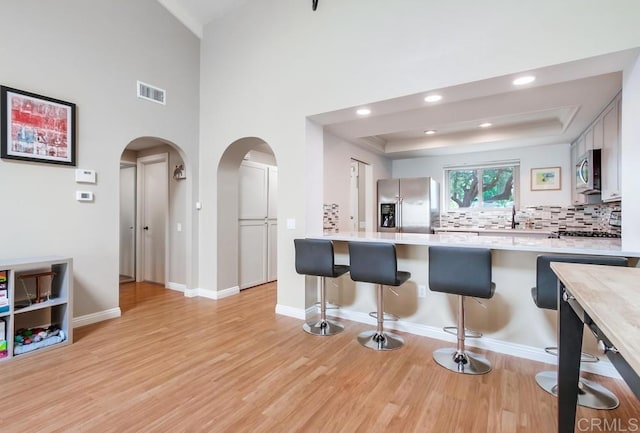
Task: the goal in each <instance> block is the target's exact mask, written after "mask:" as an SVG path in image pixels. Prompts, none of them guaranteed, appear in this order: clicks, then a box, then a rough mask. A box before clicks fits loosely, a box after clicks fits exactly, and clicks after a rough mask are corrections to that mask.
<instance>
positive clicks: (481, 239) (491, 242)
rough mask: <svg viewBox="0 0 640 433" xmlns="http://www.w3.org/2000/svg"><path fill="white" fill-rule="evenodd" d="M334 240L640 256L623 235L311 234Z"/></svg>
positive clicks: (318, 237)
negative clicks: (628, 246) (629, 248)
mask: <svg viewBox="0 0 640 433" xmlns="http://www.w3.org/2000/svg"><path fill="white" fill-rule="evenodd" d="M307 237H309V238H312V239H331V240H334V241H345V242H349V241H360V242H389V243H394V244H396V245H420V246H432V245H439V246H452V247H454V246H455V247H476V248H490V249H492V250H507V251H531V252H537V253H553V254H593V255H604V256H625V257H640V251H624V250H623V249H622V242H621V240H620V239H607V238H576V237H567V238H560V239H549V238H544V237H528V236H518V235H514V236H507V235H499V236H476V235H475V234H470V233H454V232H448V233H440V234H423V233H381V232H349V233H324V234H322V235H316V236H313V235H310V236H307Z"/></svg>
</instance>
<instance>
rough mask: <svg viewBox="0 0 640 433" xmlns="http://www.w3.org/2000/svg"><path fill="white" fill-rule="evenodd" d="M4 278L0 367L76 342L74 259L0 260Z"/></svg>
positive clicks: (1, 272) (0, 269)
mask: <svg viewBox="0 0 640 433" xmlns="http://www.w3.org/2000/svg"><path fill="white" fill-rule="evenodd" d="M0 276H4V277H5V278H6V282H5V284H4V287H5V289H4V290H5V294H4V296H6V297H7V300H8V302H6V305H5V307H4V308H0V320H2V321H3V322H4V324H2V323H0V331H2V329H1V328H4V335H3V333H2V332H0V343H2V346H0V347H2V348H4V349H5V350H2V349H0V355H1V356H2V357H0V363H1V362H4V361H7V360H10V359H13V358H20V357H23V356H28V355H29V354H32V353H41V352H43V351H45V350H50V349H53V348H57V347H61V346H64V345H67V344H70V343H72V342H73V329H72V324H71V322H72V318H73V302H72V301H73V259H72V258H69V257H37V258H25V259H9V260H3V259H0ZM1 288H2V286H0V289H1ZM0 295H2V293H0ZM18 334H19V337H18V338H16V336H17V335H18ZM3 340H4V341H6V343H3Z"/></svg>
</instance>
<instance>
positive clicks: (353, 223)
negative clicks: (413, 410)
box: [349, 159, 360, 232]
mask: <svg viewBox="0 0 640 433" xmlns="http://www.w3.org/2000/svg"><path fill="white" fill-rule="evenodd" d="M358 190H359V188H358V161H356V160H354V159H352V160H351V182H350V184H349V193H350V196H351V197H350V200H349V229H350V230H351V231H352V232H357V231H358V221H359V219H360V218H359V217H358V210H359V207H360V202H359V195H358Z"/></svg>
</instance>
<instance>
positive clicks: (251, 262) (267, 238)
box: [238, 161, 278, 289]
mask: <svg viewBox="0 0 640 433" xmlns="http://www.w3.org/2000/svg"><path fill="white" fill-rule="evenodd" d="M277 179H278V172H277V170H276V168H275V167H271V166H268V165H265V164H260V163H254V162H250V161H244V162H243V163H242V164H241V165H240V168H239V182H240V184H239V194H240V197H239V210H238V215H239V220H238V236H239V248H238V254H239V257H238V286H239V287H240V289H246V288H248V287H253V286H257V285H259V284H264V283H266V282H268V281H273V280H275V279H276V278H277V271H276V270H277V262H276V256H277V243H276V239H277V236H276V235H277V202H276V196H277V185H278V184H277Z"/></svg>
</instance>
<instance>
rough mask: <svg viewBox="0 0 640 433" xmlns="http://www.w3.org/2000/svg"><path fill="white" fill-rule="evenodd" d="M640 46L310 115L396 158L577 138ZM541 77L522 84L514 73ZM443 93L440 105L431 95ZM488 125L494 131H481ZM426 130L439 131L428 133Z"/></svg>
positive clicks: (615, 89)
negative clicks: (429, 99)
mask: <svg viewBox="0 0 640 433" xmlns="http://www.w3.org/2000/svg"><path fill="white" fill-rule="evenodd" d="M638 53H639V50H638V49H634V50H627V51H621V52H617V53H611V54H607V55H603V56H599V57H594V58H590V59H585V60H580V61H575V62H570V63H565V64H560V65H554V66H550V67H546V68H540V69H536V70H531V71H522V72H521V73H515V74H510V75H507V76H502V77H494V78H490V79H487V80H482V81H477V82H473V83H466V84H462V85H458V86H452V87H447V88H444V89H427V90H425V91H424V92H420V93H418V94H414V95H408V96H404V97H401V98H395V99H392V100H387V101H377V102H372V103H369V104H365V105H362V106H360V107H366V108H369V109H370V110H371V114H370V115H369V116H366V117H361V116H358V115H357V114H356V109H357V108H360V107H348V108H345V109H341V110H336V111H332V112H328V113H321V114H317V115H314V116H310V119H311V120H313V121H315V122H316V123H318V124H320V125H323V126H324V127H325V130H327V131H329V132H331V133H333V134H335V135H337V136H339V137H342V138H344V139H346V140H348V141H350V142H352V143H356V144H360V145H363V146H367V147H368V148H370V149H372V150H374V151H376V152H378V153H381V154H384V155H386V156H387V157H390V158H393V159H400V158H411V157H417V156H428V155H442V154H452V153H466V152H475V151H486V150H496V149H504V148H513V147H524V146H534V145H544V144H558V143H570V142H572V141H573V140H575V139H576V138H577V137H578V136H579V134H580V133H581V132H582V131H584V130H585V129H586V128H587V127H588V126H589V124H590V123H591V122H592V121H593V120H594V119H595V118H596V117H597V116H598V114H599V113H600V112H601V111H602V109H604V107H605V106H606V105H607V104H608V103H609V102H610V101H611V100H612V99H613V98H614V97H615V95H616V94H617V93H618V92H619V91H620V89H621V88H622V72H621V71H622V70H623V69H624V67H625V66H627V65H629V64H630V62H631V61H632V60H634V59H635V58H637V56H638ZM525 74H527V75H528V74H531V75H534V76H535V77H536V80H535V81H534V82H533V83H532V84H529V85H526V86H521V87H516V86H514V85H513V84H512V81H513V79H514V78H516V77H518V76H521V75H525ZM432 93H438V94H440V95H442V96H443V99H442V100H441V101H439V102H436V103H427V102H425V101H424V97H425V95H428V94H432ZM484 122H490V123H492V126H491V127H490V128H486V129H483V128H479V127H478V125H480V124H481V123H484ZM427 130H436V133H435V134H433V135H425V133H424V132H425V131H427Z"/></svg>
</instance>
